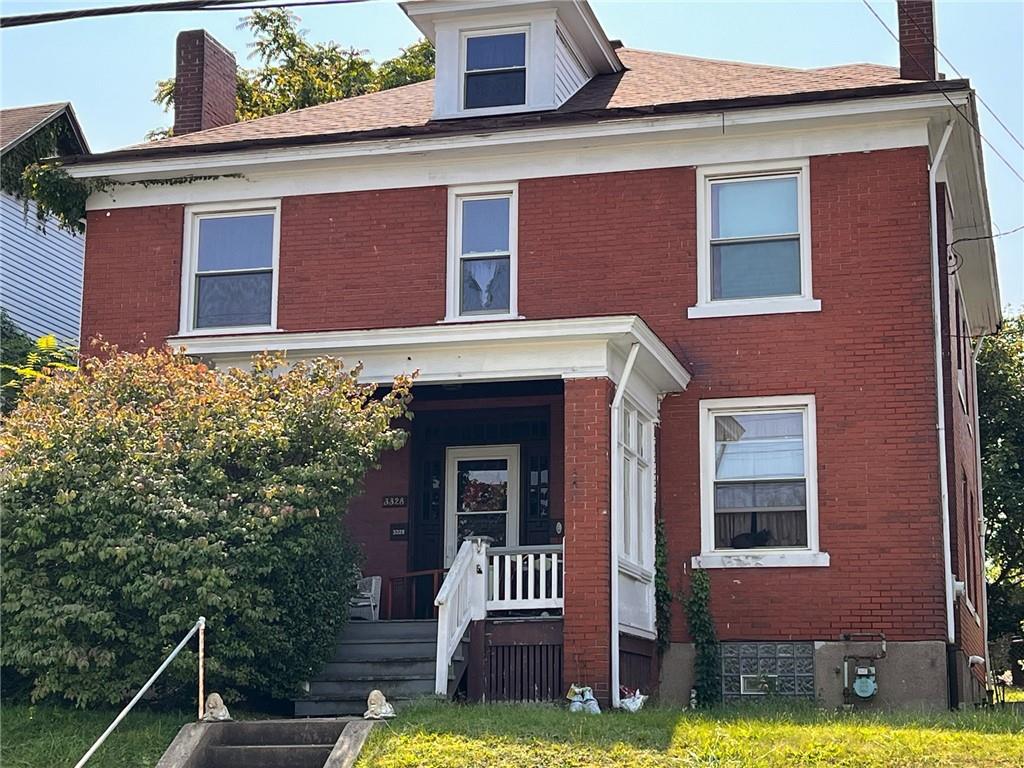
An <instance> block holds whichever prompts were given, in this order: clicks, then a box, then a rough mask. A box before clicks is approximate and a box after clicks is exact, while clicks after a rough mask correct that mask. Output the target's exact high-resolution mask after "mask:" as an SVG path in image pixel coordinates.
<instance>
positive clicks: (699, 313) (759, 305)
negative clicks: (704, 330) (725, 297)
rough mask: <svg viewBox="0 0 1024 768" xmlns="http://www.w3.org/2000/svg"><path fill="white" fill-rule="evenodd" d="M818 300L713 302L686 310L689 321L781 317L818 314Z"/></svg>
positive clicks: (819, 305) (789, 299) (819, 302)
mask: <svg viewBox="0 0 1024 768" xmlns="http://www.w3.org/2000/svg"><path fill="white" fill-rule="evenodd" d="M820 311H821V301H820V300H819V299H805V298H799V297H798V298H786V299H753V300H746V301H715V302H708V303H706V304H697V305H696V306H693V307H690V308H689V309H687V310H686V316H687V317H688V318H690V319H695V318H700V317H743V316H745V315H781V314H787V313H790V312H820Z"/></svg>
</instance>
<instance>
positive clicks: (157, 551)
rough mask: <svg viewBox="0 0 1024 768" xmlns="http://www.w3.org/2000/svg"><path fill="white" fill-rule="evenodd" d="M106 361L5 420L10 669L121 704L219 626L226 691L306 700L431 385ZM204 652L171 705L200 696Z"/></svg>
mask: <svg viewBox="0 0 1024 768" xmlns="http://www.w3.org/2000/svg"><path fill="white" fill-rule="evenodd" d="M101 352H102V356H101V357H94V358H88V359H86V360H84V361H83V363H82V371H81V373H80V374H78V375H74V374H71V373H68V372H58V373H56V374H55V375H54V376H53V377H52V378H47V379H41V380H39V381H37V382H33V383H30V384H28V385H26V386H25V388H24V393H23V399H22V401H21V403H20V404H19V405H18V407H17V409H16V410H15V411H14V412H13V413H12V414H11V415H10V416H9V417H7V418H6V419H5V420H4V423H3V425H2V427H0V504H2V518H0V525H2V527H3V538H2V543H0V555H2V560H3V573H2V588H3V597H2V602H0V620H2V622H3V630H4V643H3V664H4V665H5V666H12V667H14V668H16V669H17V670H18V671H19V672H21V673H23V674H26V675H28V676H29V677H30V678H31V679H32V681H33V688H32V696H33V698H34V699H37V700H38V699H40V698H43V697H46V696H53V695H60V696H63V697H65V698H67V699H70V700H71V701H74V702H75V703H77V704H78V705H81V706H85V705H89V704H93V703H98V702H105V703H117V702H120V701H123V700H124V699H125V698H126V697H127V696H129V695H130V694H131V693H132V692H133V690H136V689H137V688H138V686H139V685H141V683H142V682H143V681H145V679H146V678H147V677H148V676H149V675H150V673H151V672H152V671H153V669H154V668H155V667H156V666H157V664H158V663H159V662H160V661H161V660H162V659H163V657H164V656H165V655H166V654H167V653H168V651H169V650H170V649H171V648H172V647H173V646H174V645H175V644H176V642H177V641H178V640H179V639H180V638H181V636H182V635H183V634H184V633H185V631H186V630H187V629H188V628H189V627H190V626H191V625H192V624H193V623H194V622H195V620H196V618H197V617H198V616H200V615H204V616H206V617H207V620H208V630H207V654H208V660H207V675H208V681H209V684H208V687H209V688H210V689H213V690H218V691H220V692H222V693H226V694H228V695H229V696H230V695H236V694H238V693H247V692H254V693H259V694H260V695H269V696H280V697H284V696H288V695H290V694H293V693H294V692H295V690H296V687H297V685H298V684H299V683H300V682H301V681H302V680H305V679H308V677H309V674H310V672H311V671H312V670H314V669H315V668H316V667H317V666H318V665H319V664H321V663H322V662H323V661H324V660H325V659H326V658H327V657H328V656H329V655H330V653H331V650H332V648H333V646H334V642H335V636H336V632H337V630H338V629H339V628H340V626H341V624H342V623H343V622H344V620H345V606H346V605H347V602H348V597H349V595H350V594H351V590H352V588H353V584H354V570H355V566H356V565H357V564H358V563H357V560H356V556H355V550H354V548H353V547H352V545H351V544H350V543H349V542H348V540H347V538H346V536H345V533H344V530H343V527H342V520H341V517H342V513H343V512H344V511H345V508H346V506H347V504H348V502H349V500H350V499H351V498H352V497H353V496H354V495H355V494H356V493H358V491H359V487H360V482H361V480H362V478H363V475H364V474H365V472H366V471H367V470H368V469H369V468H370V467H372V466H374V465H375V464H376V463H377V461H378V459H379V457H380V455H381V454H382V453H383V452H384V451H386V450H390V449H394V448H397V447H399V446H400V445H401V444H402V443H403V442H404V440H405V433H404V432H403V431H402V430H401V429H399V428H397V427H396V426H394V424H395V420H396V419H398V418H401V417H403V416H405V415H407V404H408V401H409V390H410V384H411V382H410V381H409V379H408V377H401V378H399V379H396V381H395V384H394V386H393V387H392V388H391V389H390V390H389V391H388V393H387V394H384V395H383V396H377V395H376V394H375V387H374V386H373V385H361V384H359V383H358V381H357V378H356V377H357V374H358V369H357V370H355V371H348V370H346V369H344V368H343V366H342V363H341V362H340V361H337V360H331V359H319V360H314V361H311V362H307V363H299V364H297V365H295V366H292V367H291V368H285V367H284V366H283V361H282V360H281V359H280V358H275V357H270V356H258V357H257V358H254V360H253V364H252V367H251V370H248V371H241V370H230V371H226V372H218V371H214V370H211V369H210V368H208V367H207V366H205V365H203V364H202V363H198V362H195V361H193V360H191V359H189V358H187V357H185V356H183V355H180V354H176V353H172V352H171V351H169V350H150V351H148V352H146V353H143V354H119V353H117V352H116V350H113V349H111V348H106V349H104V350H101ZM194 649H195V645H194V643H193V644H192V649H191V650H188V651H187V652H183V653H182V654H181V656H180V657H179V661H178V662H176V663H175V664H173V665H172V666H171V667H170V668H169V669H168V671H167V672H166V673H165V675H164V677H163V678H162V681H161V684H160V686H161V687H160V688H159V695H161V696H163V697H165V698H175V697H177V696H185V695H188V696H194V692H195V675H196V673H195V668H196V654H195V651H194Z"/></svg>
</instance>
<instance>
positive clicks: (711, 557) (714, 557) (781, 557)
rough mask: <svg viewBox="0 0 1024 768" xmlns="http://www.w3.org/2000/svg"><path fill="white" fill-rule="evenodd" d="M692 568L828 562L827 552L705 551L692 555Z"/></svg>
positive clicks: (819, 564) (807, 565)
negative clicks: (727, 552)
mask: <svg viewBox="0 0 1024 768" xmlns="http://www.w3.org/2000/svg"><path fill="white" fill-rule="evenodd" d="M691 564H692V565H693V567H694V568H823V567H826V566H828V564H829V556H828V552H763V553H762V552H758V551H756V550H746V551H743V550H739V551H736V552H735V553H729V554H726V553H724V552H706V553H703V554H700V555H694V556H693V558H692V561H691Z"/></svg>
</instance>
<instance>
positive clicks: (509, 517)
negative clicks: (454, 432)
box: [444, 444, 520, 568]
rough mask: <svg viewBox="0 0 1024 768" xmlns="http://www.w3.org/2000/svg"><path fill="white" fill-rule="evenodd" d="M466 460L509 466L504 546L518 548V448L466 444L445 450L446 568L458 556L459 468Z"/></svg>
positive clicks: (512, 446) (513, 446)
mask: <svg viewBox="0 0 1024 768" xmlns="http://www.w3.org/2000/svg"><path fill="white" fill-rule="evenodd" d="M466 459H484V460H491V459H504V460H505V461H506V462H507V464H508V494H507V496H506V497H505V515H506V518H505V546H506V547H516V546H519V482H520V477H519V446H518V445H516V444H511V445H469V446H455V447H450V448H447V449H446V450H445V468H444V474H445V490H444V565H445V568H447V567H449V566H450V565H451V564H452V562H453V561H454V560H455V555H456V554H457V549H458V548H457V547H456V546H455V544H456V541H455V539H456V536H457V535H458V520H457V516H458V508H457V506H456V504H457V502H458V499H457V498H456V492H457V490H458V467H459V462H460V461H465V460H466Z"/></svg>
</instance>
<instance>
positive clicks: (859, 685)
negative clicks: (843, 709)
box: [853, 666, 878, 699]
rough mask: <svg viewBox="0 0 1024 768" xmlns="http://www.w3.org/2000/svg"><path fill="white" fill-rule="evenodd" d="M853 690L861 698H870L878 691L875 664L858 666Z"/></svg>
mask: <svg viewBox="0 0 1024 768" xmlns="http://www.w3.org/2000/svg"><path fill="white" fill-rule="evenodd" d="M853 692H854V693H855V694H856V695H857V698H860V699H870V698H871V697H873V696H874V695H875V694H876V693H878V681H877V680H876V677H875V668H874V666H870V667H857V668H856V672H855V676H854V678H853Z"/></svg>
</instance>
